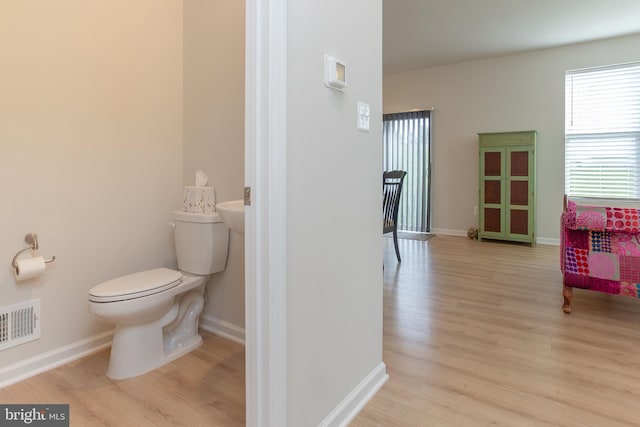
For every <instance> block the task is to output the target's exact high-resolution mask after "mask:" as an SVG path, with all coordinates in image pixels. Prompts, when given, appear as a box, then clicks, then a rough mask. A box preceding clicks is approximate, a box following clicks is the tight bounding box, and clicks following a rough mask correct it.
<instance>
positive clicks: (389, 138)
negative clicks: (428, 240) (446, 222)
mask: <svg viewBox="0 0 640 427" xmlns="http://www.w3.org/2000/svg"><path fill="white" fill-rule="evenodd" d="M430 117H431V112H430V111H428V110H424V111H412V112H407V113H393V114H384V115H383V156H382V157H383V159H382V160H383V169H384V170H403V171H405V172H407V176H406V177H405V179H404V184H403V187H402V194H401V195H400V209H399V213H398V230H402V231H414V232H422V233H425V232H428V231H429V162H430V158H429V144H430V140H429V123H430Z"/></svg>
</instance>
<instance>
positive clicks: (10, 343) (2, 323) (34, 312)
mask: <svg viewBox="0 0 640 427" xmlns="http://www.w3.org/2000/svg"><path fill="white" fill-rule="evenodd" d="M38 338H40V300H39V299H33V300H31V301H25V302H21V303H18V304H13V305H5V306H4V307H0V350H4V349H5V348H9V347H14V346H16V345H19V344H23V343H25V342H29V341H33V340H37V339H38Z"/></svg>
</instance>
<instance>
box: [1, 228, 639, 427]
mask: <svg viewBox="0 0 640 427" xmlns="http://www.w3.org/2000/svg"><path fill="white" fill-rule="evenodd" d="M385 245H386V246H385V270H384V275H385V280H384V350H383V351H384V354H383V360H384V361H385V363H386V364H387V369H388V373H389V377H390V379H389V381H388V382H387V383H386V384H385V385H384V387H383V388H382V389H381V390H380V391H379V392H378V394H377V395H376V396H374V398H373V399H372V400H371V401H370V402H369V404H368V405H367V406H366V407H365V408H364V409H363V410H362V412H361V413H360V415H359V416H358V417H357V418H356V419H355V420H354V421H353V422H352V424H351V426H352V427H376V426H380V427H381V426H384V427H403V426H420V427H422V426H426V427H428V426H438V427H457V426H485V425H501V426H509V427H520V426H543V425H557V426H589V427H600V426H602V427H612V426H632V425H640V404H639V403H638V402H640V351H638V350H639V349H640V348H639V347H640V327H639V325H640V300H638V299H634V298H629V297H620V296H613V295H605V294H600V293H595V292H589V291H581V290H576V291H575V292H574V298H573V308H574V311H573V313H572V314H570V315H566V314H564V313H563V312H562V285H561V275H560V271H559V254H558V250H559V249H558V247H557V246H544V245H538V246H537V247H536V248H530V247H528V246H521V245H516V244H509V243H499V242H489V241H486V242H477V241H470V240H468V239H466V238H462V237H447V236H436V237H434V238H432V239H431V240H429V241H427V242H424V241H415V240H400V245H401V246H400V251H401V255H402V259H403V261H402V263H401V264H398V263H397V262H396V260H395V253H394V250H393V243H392V240H391V239H385ZM203 336H204V338H205V342H204V344H203V346H202V347H200V348H199V349H197V350H195V351H194V352H192V353H189V354H188V355H186V356H184V357H182V358H180V359H178V360H176V361H174V362H173V363H171V364H169V365H167V366H164V367H162V368H160V369H158V370H156V371H154V372H151V373H149V374H146V375H143V376H141V377H138V378H133V379H130V380H125V381H111V380H109V379H108V378H106V377H105V376H104V373H105V371H106V368H107V363H108V351H104V352H101V353H98V354H96V355H94V356H90V357H88V358H85V359H82V360H79V361H76V362H73V363H71V364H69V365H66V366H63V367H61V368H58V369H55V370H53V371H50V372H46V373H44V374H41V375H39V376H37V377H34V378H31V379H28V380H26V381H23V382H21V383H19V384H15V385H13V386H10V387H7V388H5V389H1V390H0V402H2V403H69V404H70V405H71V406H70V411H71V425H72V426H127V427H129V426H134V427H137V426H190V427H195V426H224V427H228V426H230V427H233V426H242V425H244V349H243V347H242V346H240V345H238V344H235V343H232V342H229V341H227V340H225V339H222V338H219V337H216V336H214V335H211V334H206V333H204V334H203ZM291 427H299V426H291Z"/></svg>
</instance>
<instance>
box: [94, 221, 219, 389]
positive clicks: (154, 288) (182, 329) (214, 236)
mask: <svg viewBox="0 0 640 427" xmlns="http://www.w3.org/2000/svg"><path fill="white" fill-rule="evenodd" d="M173 218H174V221H175V223H174V224H172V225H174V226H175V241H176V254H177V256H178V267H179V269H180V271H176V270H172V269H169V268H155V269H151V270H146V271H141V272H138V273H133V274H129V275H126V276H121V277H118V278H115V279H112V280H109V281H107V282H104V283H101V284H99V285H97V286H94V287H93V288H91V290H90V291H89V311H90V312H91V313H92V314H93V315H94V316H95V317H96V318H98V319H99V320H101V321H103V322H105V323H110V324H113V325H114V326H115V329H114V333H113V343H112V346H111V355H110V359H109V368H108V370H107V376H108V377H109V378H112V379H126V378H131V377H134V376H137V375H141V374H144V373H146V372H149V371H151V370H153V369H156V368H158V367H160V366H162V365H164V364H166V363H168V362H170V361H172V360H174V359H176V358H178V357H180V356H182V355H184V354H186V353H188V352H189V351H191V350H193V349H195V348H196V347H198V346H199V345H200V344H201V343H202V337H200V335H199V334H198V320H199V317H200V314H201V313H202V309H203V308H204V288H205V284H206V282H207V280H208V279H209V277H210V275H211V274H214V273H216V272H219V271H222V270H224V267H225V265H226V259H227V247H228V240H229V229H228V228H227V226H226V225H224V223H223V222H222V220H221V219H220V217H219V216H218V215H217V214H216V213H192V212H182V211H176V212H174V213H173Z"/></svg>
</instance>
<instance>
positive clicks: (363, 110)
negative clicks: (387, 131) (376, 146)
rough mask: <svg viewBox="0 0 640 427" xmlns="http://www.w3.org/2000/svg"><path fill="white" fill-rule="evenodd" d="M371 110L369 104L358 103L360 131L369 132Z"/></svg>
mask: <svg viewBox="0 0 640 427" xmlns="http://www.w3.org/2000/svg"><path fill="white" fill-rule="evenodd" d="M370 122H371V108H370V107H369V104H367V103H364V102H361V101H358V130H362V131H365V132H369V127H370Z"/></svg>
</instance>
